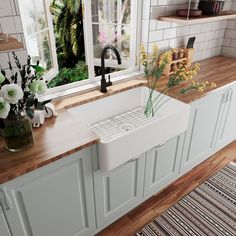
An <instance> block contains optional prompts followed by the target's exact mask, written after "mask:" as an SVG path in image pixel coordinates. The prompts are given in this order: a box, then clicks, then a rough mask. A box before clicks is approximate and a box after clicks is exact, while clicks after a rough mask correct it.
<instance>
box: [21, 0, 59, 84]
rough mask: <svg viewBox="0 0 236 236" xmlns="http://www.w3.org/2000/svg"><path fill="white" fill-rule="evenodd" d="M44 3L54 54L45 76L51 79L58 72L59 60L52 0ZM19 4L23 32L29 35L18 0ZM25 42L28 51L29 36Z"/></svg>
mask: <svg viewBox="0 0 236 236" xmlns="http://www.w3.org/2000/svg"><path fill="white" fill-rule="evenodd" d="M44 4H45V10H46V16H47V24H48V27H47V30H48V32H49V40H50V48H51V56H52V65H53V67H52V69H50V70H49V71H48V72H47V74H46V75H45V76H44V79H45V80H48V81H49V80H51V79H52V78H54V77H55V76H56V75H57V74H58V71H59V69H58V62H57V54H56V42H55V36H54V29H53V23H52V15H51V13H50V8H49V6H50V0H44ZM18 6H19V10H20V17H21V22H22V27H23V32H24V36H25V35H27V28H26V25H25V24H23V22H25V17H24V14H22V12H23V9H22V6H21V4H20V2H19V0H18ZM25 44H26V51H27V48H28V47H27V45H28V42H27V38H26V37H25Z"/></svg>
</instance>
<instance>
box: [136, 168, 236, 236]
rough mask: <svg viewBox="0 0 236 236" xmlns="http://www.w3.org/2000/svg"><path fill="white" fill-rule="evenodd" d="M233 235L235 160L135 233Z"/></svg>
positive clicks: (235, 221)
mask: <svg viewBox="0 0 236 236" xmlns="http://www.w3.org/2000/svg"><path fill="white" fill-rule="evenodd" d="M156 235H160V236H162V235H164V236H166V235H174V236H182V235H191V236H195V235H198V236H204V235H207V236H216V235H222V236H228V235H230V236H236V163H230V164H228V165H226V166H225V167H224V168H223V169H221V170H220V171H218V172H217V173H216V174H214V175H213V176H211V177H210V178H209V179H208V180H207V181H205V182H204V183H203V184H201V185H200V186H199V187H198V188H196V189H194V190H193V191H192V192H190V193H189V194H188V195H186V196H185V197H183V198H182V199H181V200H180V201H179V202H177V203H176V204H175V205H173V206H172V207H171V208H169V209H167V210H166V211H165V212H164V213H163V214H162V215H161V216H160V217H158V218H157V219H155V220H154V221H153V222H152V223H150V224H148V225H146V226H145V227H144V228H143V229H142V230H141V231H140V232H139V233H137V234H136V236H156Z"/></svg>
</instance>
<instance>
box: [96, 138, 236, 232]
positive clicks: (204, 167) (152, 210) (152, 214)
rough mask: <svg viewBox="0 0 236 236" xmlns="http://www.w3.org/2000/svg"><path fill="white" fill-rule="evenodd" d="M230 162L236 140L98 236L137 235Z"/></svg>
mask: <svg viewBox="0 0 236 236" xmlns="http://www.w3.org/2000/svg"><path fill="white" fill-rule="evenodd" d="M230 161H235V162H236V141H235V142H233V143H231V144H229V145H228V146H227V147H225V148H224V149H222V150H220V151H219V152H217V153H216V154H215V155H213V156H212V157H210V158H209V159H208V160H206V161H205V162H203V163H202V164H200V165H198V166H197V167H195V168H194V169H192V170H191V171H190V172H188V173H187V174H185V175H184V176H183V177H181V178H180V179H178V180H176V181H175V182H174V183H172V184H171V185H170V186H168V187H167V188H166V189H164V190H163V191H162V192H160V193H158V194H157V195H155V196H153V197H151V198H150V199H148V200H147V201H146V202H144V203H143V204H141V205H139V206H138V207H137V208H135V209H134V210H132V211H131V212H129V213H128V214H127V215H125V216H123V217H122V218H120V219H119V220H117V221H116V222H115V223H113V224H112V225H110V226H108V227H107V228H106V229H104V230H103V231H101V232H100V233H98V234H97V235H96V236H134V235H135V233H136V232H137V231H138V230H139V229H141V228H142V227H143V226H144V225H146V224H147V223H149V222H150V221H152V220H153V219H155V218H156V217H158V216H159V215H160V214H161V213H162V212H163V211H165V210H166V209H167V208H169V207H170V206H171V205H173V204H174V203H176V202H178V201H179V200H180V199H181V198H182V197H183V196H184V195H186V194H188V193H189V192H190V191H192V190H193V189H194V188H196V187H197V186H198V185H200V184H201V183H202V182H204V181H205V180H206V179H208V177H209V176H211V175H212V174H213V173H215V172H216V171H218V170H219V169H221V168H222V167H223V166H225V165H226V164H227V163H229V162H230Z"/></svg>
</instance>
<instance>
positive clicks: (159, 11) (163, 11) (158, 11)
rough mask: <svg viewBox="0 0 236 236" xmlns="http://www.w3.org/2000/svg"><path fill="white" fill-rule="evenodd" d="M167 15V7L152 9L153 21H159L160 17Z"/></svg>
mask: <svg viewBox="0 0 236 236" xmlns="http://www.w3.org/2000/svg"><path fill="white" fill-rule="evenodd" d="M165 14H166V7H165V6H156V7H151V19H157V18H158V16H164V15H165Z"/></svg>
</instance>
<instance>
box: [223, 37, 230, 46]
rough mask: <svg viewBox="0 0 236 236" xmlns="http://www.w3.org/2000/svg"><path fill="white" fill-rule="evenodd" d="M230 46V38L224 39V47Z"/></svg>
mask: <svg viewBox="0 0 236 236" xmlns="http://www.w3.org/2000/svg"><path fill="white" fill-rule="evenodd" d="M230 44H231V39H229V38H224V40H223V46H227V47H229V46H230Z"/></svg>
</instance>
